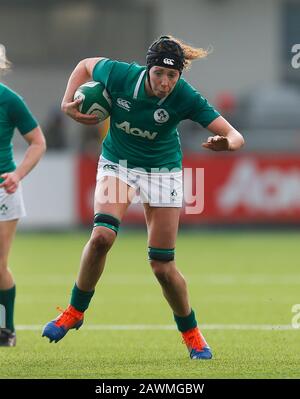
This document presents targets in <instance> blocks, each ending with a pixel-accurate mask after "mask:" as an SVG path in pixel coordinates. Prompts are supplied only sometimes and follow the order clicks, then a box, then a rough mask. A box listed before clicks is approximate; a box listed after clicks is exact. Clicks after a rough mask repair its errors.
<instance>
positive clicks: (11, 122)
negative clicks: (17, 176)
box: [0, 83, 38, 180]
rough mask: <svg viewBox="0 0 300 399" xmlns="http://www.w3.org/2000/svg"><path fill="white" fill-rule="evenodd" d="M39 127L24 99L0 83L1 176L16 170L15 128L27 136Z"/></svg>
mask: <svg viewBox="0 0 300 399" xmlns="http://www.w3.org/2000/svg"><path fill="white" fill-rule="evenodd" d="M37 126H38V123H37V121H36V120H35V118H34V117H33V115H32V114H31V112H30V110H29V109H28V107H27V105H26V104H25V102H24V101H23V99H22V98H21V97H20V96H19V95H18V94H17V93H15V92H14V91H13V90H11V89H10V88H8V87H7V86H5V85H4V84H2V83H0V174H1V173H5V172H12V171H13V170H15V169H16V164H15V161H14V157H13V144H12V138H13V134H14V130H15V128H18V130H19V132H20V133H21V134H22V135H25V134H26V133H29V132H30V131H31V130H32V129H34V128H35V127H37ZM0 180H1V178H0Z"/></svg>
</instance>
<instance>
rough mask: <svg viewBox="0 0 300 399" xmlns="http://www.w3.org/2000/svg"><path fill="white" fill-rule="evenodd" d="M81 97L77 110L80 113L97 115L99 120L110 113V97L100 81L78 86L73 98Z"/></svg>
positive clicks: (105, 117)
mask: <svg viewBox="0 0 300 399" xmlns="http://www.w3.org/2000/svg"><path fill="white" fill-rule="evenodd" d="M78 98H80V99H82V102H81V103H80V104H79V107H78V110H79V111H80V112H81V113H82V114H86V115H91V114H93V115H97V116H98V118H99V122H102V121H104V120H105V119H107V118H108V117H109V115H110V111H111V99H110V97H109V95H108V93H107V90H106V88H105V86H104V84H103V83H101V82H94V81H91V82H87V83H84V84H83V85H81V86H79V87H78V89H77V90H76V92H75V94H74V100H77V99H78Z"/></svg>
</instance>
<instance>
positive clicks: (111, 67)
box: [93, 58, 130, 91]
mask: <svg viewBox="0 0 300 399" xmlns="http://www.w3.org/2000/svg"><path fill="white" fill-rule="evenodd" d="M129 69H130V64H128V63H127V62H120V61H114V60H110V59H108V58H103V59H101V60H100V61H99V62H98V63H97V64H96V65H95V67H94V69H93V80H95V81H96V82H102V83H103V84H104V85H105V87H106V88H107V89H108V91H110V90H112V89H113V86H114V85H119V84H120V83H122V82H123V81H124V79H125V77H126V75H127V74H128V70H129Z"/></svg>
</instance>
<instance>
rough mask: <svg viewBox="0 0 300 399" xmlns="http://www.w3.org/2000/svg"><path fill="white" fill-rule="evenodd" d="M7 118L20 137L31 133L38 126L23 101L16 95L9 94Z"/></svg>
mask: <svg viewBox="0 0 300 399" xmlns="http://www.w3.org/2000/svg"><path fill="white" fill-rule="evenodd" d="M8 114H9V118H10V120H11V121H12V123H13V125H14V126H15V127H17V128H18V130H19V132H20V133H21V134H22V135H25V134H26V133H29V132H31V130H33V129H34V128H36V127H37V126H38V122H37V120H36V119H35V117H34V116H33V115H32V113H31V111H30V110H29V108H28V106H27V104H26V103H25V101H24V100H23V99H22V97H20V96H19V95H18V94H16V93H14V92H11V93H10V98H9V106H8Z"/></svg>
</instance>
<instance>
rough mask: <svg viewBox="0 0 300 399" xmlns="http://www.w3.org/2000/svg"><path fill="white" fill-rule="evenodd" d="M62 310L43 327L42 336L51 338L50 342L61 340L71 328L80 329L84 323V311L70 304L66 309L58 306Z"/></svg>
mask: <svg viewBox="0 0 300 399" xmlns="http://www.w3.org/2000/svg"><path fill="white" fill-rule="evenodd" d="M57 310H59V311H60V312H62V313H61V314H60V315H59V316H58V317H57V318H56V319H55V320H52V321H50V322H49V323H47V324H46V325H45V327H44V329H43V332H42V337H47V338H49V341H50V343H51V342H52V341H54V342H55V343H57V342H58V341H60V340H61V339H62V338H63V337H64V336H65V335H66V334H67V332H68V331H69V330H71V329H72V328H75V329H76V330H78V329H79V328H80V327H81V326H82V324H83V312H80V311H79V310H77V309H75V308H74V307H73V306H72V305H69V306H68V307H67V309H66V310H63V309H61V308H59V307H58V308H57Z"/></svg>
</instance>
